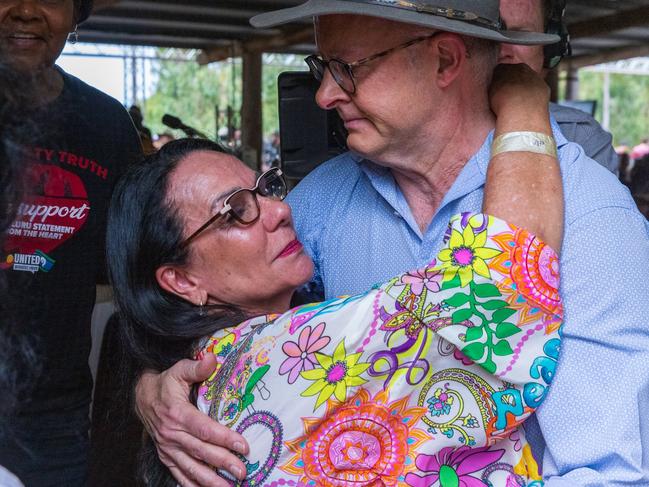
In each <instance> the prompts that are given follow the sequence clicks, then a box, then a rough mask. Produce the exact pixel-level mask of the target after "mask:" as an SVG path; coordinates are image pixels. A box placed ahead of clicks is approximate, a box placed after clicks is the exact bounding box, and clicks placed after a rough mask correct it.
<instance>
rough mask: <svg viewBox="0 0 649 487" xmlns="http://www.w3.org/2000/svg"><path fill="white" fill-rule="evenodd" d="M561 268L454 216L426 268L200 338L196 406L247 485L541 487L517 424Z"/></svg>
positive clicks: (556, 309)
mask: <svg viewBox="0 0 649 487" xmlns="http://www.w3.org/2000/svg"><path fill="white" fill-rule="evenodd" d="M558 268H559V262H558V259H557V256H556V254H555V252H554V251H553V250H552V249H551V248H550V247H549V246H547V245H546V244H545V243H544V242H542V241H541V240H539V239H538V238H536V237H535V236H534V235H532V234H530V233H529V232H527V231H525V230H523V229H521V228H517V227H516V226H513V225H510V224H508V223H506V222H504V221H502V220H499V219H497V218H494V217H492V216H488V215H483V214H464V215H458V216H456V217H454V218H453V219H452V220H451V224H450V226H449V231H448V234H447V245H446V247H445V248H444V249H443V250H442V251H441V252H440V253H439V255H438V256H437V259H436V260H433V262H431V263H430V265H428V266H427V267H424V268H422V269H419V270H415V271H412V272H408V273H404V274H402V275H399V276H397V277H395V278H393V279H392V280H390V281H389V282H387V283H384V284H382V285H377V286H375V287H373V288H372V289H371V290H369V291H367V292H366V293H363V294H359V295H356V296H348V297H341V298H338V299H333V300H330V301H325V302H323V303H316V304H309V305H305V306H301V307H298V308H295V309H292V310H290V311H287V312H286V313H284V314H282V315H279V316H260V317H256V318H253V319H250V320H248V321H246V322H244V323H241V324H240V325H238V326H236V327H233V328H229V329H226V330H221V331H219V332H218V333H216V334H215V335H214V336H212V337H210V338H209V339H207V340H206V342H205V346H204V348H203V350H202V352H201V353H212V354H214V355H216V356H217V361H218V367H217V370H216V372H215V373H214V375H213V376H212V377H211V378H210V379H209V380H207V381H206V382H204V383H203V384H202V385H201V386H200V388H199V394H198V400H197V405H198V407H199V408H200V409H201V410H202V411H204V412H205V413H207V414H209V415H210V417H212V418H213V419H214V420H216V421H218V422H219V423H221V424H224V425H227V426H228V427H230V428H233V429H234V430H236V431H238V432H239V433H241V434H242V435H243V436H244V437H245V438H246V439H247V440H248V442H249V444H250V448H251V452H250V454H249V455H248V457H247V458H245V459H244V462H245V464H246V467H247V478H246V480H245V481H244V482H243V483H241V485H244V486H268V487H271V486H272V487H274V486H283V485H286V486H327V487H328V486H340V487H348V486H372V487H374V486H397V485H398V486H415V487H425V486H438V485H439V486H443V487H451V486H452V487H462V486H466V487H479V486H485V487H489V486H505V487H515V486H540V485H542V482H541V478H540V476H539V474H538V469H537V465H536V463H535V461H534V459H533V458H532V455H531V450H530V447H529V445H528V444H527V442H526V440H525V435H524V431H523V428H522V423H523V422H524V421H525V419H526V418H528V417H529V416H530V414H532V413H533V412H534V410H535V409H536V408H537V407H538V406H539V405H540V404H541V402H542V401H543V399H544V398H545V396H546V394H547V392H548V386H549V385H550V382H551V380H552V377H553V375H554V371H555V367H556V364H557V359H558V354H559V345H560V333H559V327H560V324H561V319H562V308H561V301H560V298H559V294H558V291H557V289H558V286H559V274H558ZM220 473H221V475H223V477H225V478H226V479H230V480H231V482H232V485H235V481H234V480H232V477H229V475H228V474H227V473H226V472H224V471H223V472H220Z"/></svg>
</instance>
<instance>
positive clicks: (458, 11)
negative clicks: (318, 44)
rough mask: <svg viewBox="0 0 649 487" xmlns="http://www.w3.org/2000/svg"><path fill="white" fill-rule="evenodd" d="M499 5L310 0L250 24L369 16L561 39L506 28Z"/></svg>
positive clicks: (493, 35) (481, 33)
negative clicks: (337, 16)
mask: <svg viewBox="0 0 649 487" xmlns="http://www.w3.org/2000/svg"><path fill="white" fill-rule="evenodd" d="M499 7H500V2H499V0H308V1H307V2H305V3H303V4H302V5H298V6H297V7H291V8H284V9H281V10H275V11H274V12H267V13H263V14H259V15H256V16H254V17H253V18H252V19H250V23H251V24H252V25H253V26H255V27H272V26H275V25H280V24H286V23H288V22H293V21H295V20H300V19H305V18H309V17H318V16H321V15H332V14H348V15H368V16H371V17H380V18H382V19H388V20H393V21H395V22H405V23H407V24H416V25H422V26H425V27H432V28H434V29H440V30H444V31H448V32H455V33H457V34H464V35H468V36H472V37H479V38H481V39H490V40H493V41H497V42H506V43H509V44H523V45H540V44H554V43H556V42H558V41H559V37H558V36H556V35H552V34H543V33H536V32H519V31H510V30H505V29H504V26H503V24H502V22H501V20H500V13H499V10H498V9H499Z"/></svg>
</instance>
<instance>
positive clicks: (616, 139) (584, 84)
mask: <svg viewBox="0 0 649 487" xmlns="http://www.w3.org/2000/svg"><path fill="white" fill-rule="evenodd" d="M610 77H611V79H610V100H611V102H610V127H609V130H610V132H611V133H612V134H613V143H614V144H616V145H617V144H622V143H626V144H629V145H635V144H638V143H639V142H640V141H641V140H642V139H644V138H647V137H649V76H640V75H624V74H611V75H610ZM603 88H604V73H602V72H597V71H586V70H581V71H580V72H579V97H580V98H581V99H584V100H597V113H596V114H595V117H596V118H597V120H600V121H601V120H602V106H603V103H604V91H603Z"/></svg>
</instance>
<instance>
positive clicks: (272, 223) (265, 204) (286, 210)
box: [259, 197, 291, 232]
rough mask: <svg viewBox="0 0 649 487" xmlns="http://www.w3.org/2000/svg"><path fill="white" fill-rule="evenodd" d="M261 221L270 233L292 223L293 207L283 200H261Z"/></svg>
mask: <svg viewBox="0 0 649 487" xmlns="http://www.w3.org/2000/svg"><path fill="white" fill-rule="evenodd" d="M259 200H260V201H259V203H260V204H259V206H260V207H261V208H260V210H261V221H262V222H263V224H264V227H265V228H266V230H268V231H269V232H272V231H274V230H276V229H277V228H279V227H281V226H282V225H286V224H289V223H290V222H291V207H290V206H288V204H287V203H286V202H285V201H283V200H277V199H273V198H263V197H262V198H259Z"/></svg>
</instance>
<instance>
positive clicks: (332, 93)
mask: <svg viewBox="0 0 649 487" xmlns="http://www.w3.org/2000/svg"><path fill="white" fill-rule="evenodd" d="M349 100H350V98H349V94H348V93H347V92H346V91H345V90H343V89H342V88H341V87H340V86H339V85H338V83H336V80H335V79H334V77H333V76H332V74H331V72H330V71H329V69H325V70H324V75H323V77H322V81H321V82H320V87H319V88H318V91H317V92H316V94H315V101H316V103H317V104H318V106H320V108H322V109H323V110H331V109H333V108H336V107H337V106H338V105H339V104H341V103H345V102H348V101H349Z"/></svg>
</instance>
